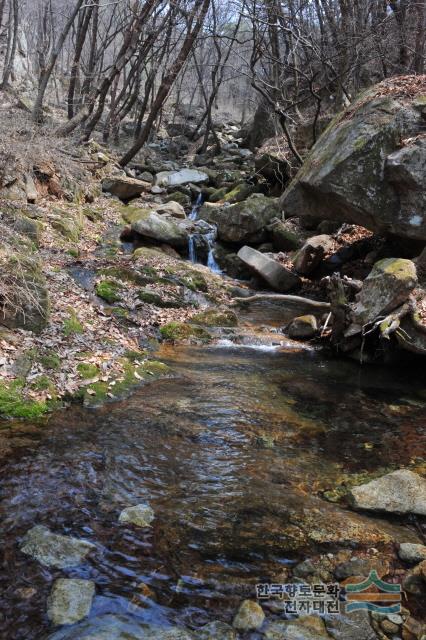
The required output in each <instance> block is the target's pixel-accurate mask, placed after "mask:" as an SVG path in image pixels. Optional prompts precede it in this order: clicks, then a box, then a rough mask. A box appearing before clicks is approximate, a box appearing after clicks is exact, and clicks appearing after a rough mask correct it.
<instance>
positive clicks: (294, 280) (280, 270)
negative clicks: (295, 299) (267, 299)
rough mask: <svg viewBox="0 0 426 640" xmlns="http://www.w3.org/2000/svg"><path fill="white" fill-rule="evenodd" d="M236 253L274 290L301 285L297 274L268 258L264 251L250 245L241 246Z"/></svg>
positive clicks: (283, 289)
mask: <svg viewBox="0 0 426 640" xmlns="http://www.w3.org/2000/svg"><path fill="white" fill-rule="evenodd" d="M237 255H238V257H239V258H240V260H242V261H243V262H244V264H245V265H247V266H248V267H249V268H250V269H251V270H252V271H254V273H255V274H256V275H258V276H260V277H261V278H262V279H263V280H265V282H267V283H268V284H269V286H270V287H271V288H272V289H275V291H280V292H286V291H291V290H293V289H297V288H299V287H300V285H301V280H300V278H299V276H297V275H296V274H294V273H292V272H291V271H289V270H288V269H286V268H285V267H284V266H283V265H282V264H280V263H279V262H277V261H276V260H274V259H273V258H268V256H266V255H265V254H264V253H260V251H257V250H256V249H252V247H247V246H246V247H242V249H240V250H239V252H238V254H237Z"/></svg>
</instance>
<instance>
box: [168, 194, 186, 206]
mask: <svg viewBox="0 0 426 640" xmlns="http://www.w3.org/2000/svg"><path fill="white" fill-rule="evenodd" d="M165 202H178V203H179V204H181V205H182V207H190V206H191V198H190V197H189V196H188V195H186V193H181V192H180V191H173V193H171V194H170V195H168V196H167V198H166V199H165Z"/></svg>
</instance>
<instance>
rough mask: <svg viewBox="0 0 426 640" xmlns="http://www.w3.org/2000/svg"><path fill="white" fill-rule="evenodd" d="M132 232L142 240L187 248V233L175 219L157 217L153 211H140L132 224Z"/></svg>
mask: <svg viewBox="0 0 426 640" xmlns="http://www.w3.org/2000/svg"><path fill="white" fill-rule="evenodd" d="M132 231H134V232H135V233H137V234H139V235H140V236H142V237H143V238H147V239H149V240H156V241H157V242H161V243H165V244H169V245H170V246H172V247H178V248H183V247H186V246H188V237H189V236H188V231H187V230H186V228H185V227H184V226H183V225H182V224H180V223H178V222H177V221H176V219H174V218H169V217H168V216H163V215H159V214H158V213H156V212H155V211H141V215H140V216H139V218H138V219H137V220H135V221H134V222H133V224H132Z"/></svg>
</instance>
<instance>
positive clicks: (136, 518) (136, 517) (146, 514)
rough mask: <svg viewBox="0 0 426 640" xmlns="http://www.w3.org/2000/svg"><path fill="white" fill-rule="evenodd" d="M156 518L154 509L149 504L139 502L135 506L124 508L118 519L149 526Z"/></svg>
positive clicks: (139, 525)
mask: <svg viewBox="0 0 426 640" xmlns="http://www.w3.org/2000/svg"><path fill="white" fill-rule="evenodd" d="M154 518H155V514H154V510H153V509H152V508H151V507H150V506H149V505H148V504H137V505H136V506H135V507H127V509H123V511H122V512H121V513H120V516H119V518H118V520H119V522H129V523H130V524H134V525H136V526H137V527H149V526H150V524H151V522H152V521H153V520H154Z"/></svg>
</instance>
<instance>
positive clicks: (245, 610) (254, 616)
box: [232, 600, 265, 631]
mask: <svg viewBox="0 0 426 640" xmlns="http://www.w3.org/2000/svg"><path fill="white" fill-rule="evenodd" d="M264 620H265V614H264V612H263V609H262V607H261V606H260V604H258V603H257V602H254V600H244V602H243V603H242V604H241V606H240V608H239V609H238V612H237V614H236V616H235V618H234V620H233V622H232V626H233V627H234V628H235V629H237V630H238V631H255V630H256V629H260V627H261V626H262V624H263V621H264Z"/></svg>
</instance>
